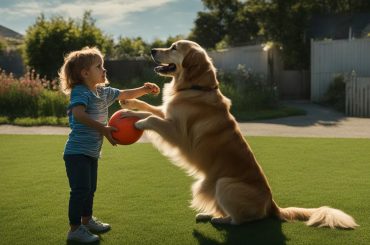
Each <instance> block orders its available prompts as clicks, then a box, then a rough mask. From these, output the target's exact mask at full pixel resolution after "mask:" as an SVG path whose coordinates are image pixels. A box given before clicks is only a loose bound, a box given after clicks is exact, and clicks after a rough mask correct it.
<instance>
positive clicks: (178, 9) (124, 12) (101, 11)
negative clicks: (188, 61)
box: [0, 0, 205, 42]
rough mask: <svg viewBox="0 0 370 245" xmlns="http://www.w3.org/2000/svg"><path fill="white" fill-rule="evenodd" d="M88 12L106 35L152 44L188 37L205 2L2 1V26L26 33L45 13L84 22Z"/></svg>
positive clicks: (178, 0)
mask: <svg viewBox="0 0 370 245" xmlns="http://www.w3.org/2000/svg"><path fill="white" fill-rule="evenodd" d="M85 10H91V11H92V17H93V18H94V19H95V20H96V23H95V24H96V26H97V27H99V28H100V29H101V30H102V31H103V32H104V33H105V34H108V35H111V36H112V37H113V38H115V39H117V38H118V37H119V36H122V37H130V38H132V37H138V36H140V37H142V38H143V39H144V40H145V41H148V42H152V41H153V40H154V39H155V38H160V39H162V40H166V39H167V38H168V37H169V36H175V35H178V34H183V35H188V34H189V33H190V31H191V29H192V28H193V26H194V20H195V18H196V16H197V12H199V11H205V9H204V7H203V4H202V2H201V0H103V1H92V0H66V1H61V0H50V1H42V0H0V16H1V18H0V25H3V26H5V27H7V28H10V29H12V30H14V31H16V32H19V33H21V34H25V33H26V30H27V28H28V27H29V26H31V25H33V24H34V23H35V20H36V17H37V16H39V15H40V14H41V13H43V14H44V15H45V17H46V18H49V17H50V16H55V15H58V16H63V17H64V18H65V19H68V18H69V17H70V18H73V19H81V18H82V16H83V13H84V11H85Z"/></svg>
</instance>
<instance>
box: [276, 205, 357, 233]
mask: <svg viewBox="0 0 370 245" xmlns="http://www.w3.org/2000/svg"><path fill="white" fill-rule="evenodd" d="M272 210H273V213H274V214H275V215H276V216H277V217H279V218H280V219H281V220H285V221H293V220H300V221H306V224H307V225H308V226H318V227H330V228H341V229H354V228H355V227H357V226H359V225H358V224H357V223H356V221H355V220H354V219H353V218H352V217H351V216H350V215H348V214H346V213H344V212H343V211H341V210H339V209H335V208H330V207H326V206H323V207H319V208H296V207H289V208H280V207H278V206H277V204H276V203H275V202H273V208H272Z"/></svg>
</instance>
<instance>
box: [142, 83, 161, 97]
mask: <svg viewBox="0 0 370 245" xmlns="http://www.w3.org/2000/svg"><path fill="white" fill-rule="evenodd" d="M144 88H145V89H146V91H148V93H150V94H154V95H158V94H159V92H160V91H161V90H160V88H159V87H158V86H157V84H154V83H144Z"/></svg>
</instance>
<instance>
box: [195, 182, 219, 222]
mask: <svg viewBox="0 0 370 245" xmlns="http://www.w3.org/2000/svg"><path fill="white" fill-rule="evenodd" d="M192 192H193V200H192V203H191V207H192V208H194V209H196V210H198V211H200V213H198V214H197V215H196V216H195V220H196V221H207V220H211V219H212V218H213V217H215V216H220V215H224V213H223V211H222V210H221V209H220V208H219V207H218V205H217V202H216V200H215V183H214V181H213V182H212V181H208V180H207V179H199V180H198V181H197V182H195V183H194V184H193V186H192Z"/></svg>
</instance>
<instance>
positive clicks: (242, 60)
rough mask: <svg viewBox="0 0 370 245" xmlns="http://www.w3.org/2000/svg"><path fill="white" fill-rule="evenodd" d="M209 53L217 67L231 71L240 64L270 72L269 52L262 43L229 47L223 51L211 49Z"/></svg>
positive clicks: (258, 71)
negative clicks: (264, 49)
mask: <svg viewBox="0 0 370 245" xmlns="http://www.w3.org/2000/svg"><path fill="white" fill-rule="evenodd" d="M208 55H209V56H210V57H211V58H212V60H213V64H214V65H215V67H216V68H217V69H221V70H225V71H230V70H236V69H237V67H238V65H239V64H243V65H245V67H246V68H250V69H251V70H252V71H253V72H256V73H260V74H264V75H265V76H267V74H268V62H267V59H268V52H266V51H263V47H262V46H261V45H253V46H243V47H234V48H228V49H225V50H222V51H210V52H208Z"/></svg>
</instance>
